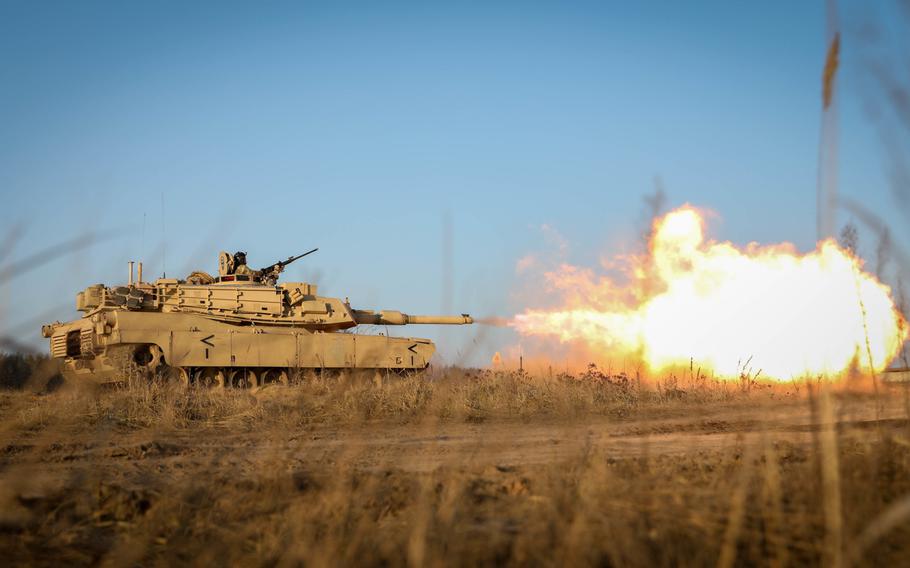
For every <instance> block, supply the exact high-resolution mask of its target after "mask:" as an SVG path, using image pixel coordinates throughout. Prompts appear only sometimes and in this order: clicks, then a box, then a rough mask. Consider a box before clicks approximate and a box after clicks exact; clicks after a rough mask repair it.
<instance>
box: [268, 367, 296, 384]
mask: <svg viewBox="0 0 910 568" xmlns="http://www.w3.org/2000/svg"><path fill="white" fill-rule="evenodd" d="M270 384H280V385H284V386H288V384H290V381H289V380H288V370H287V369H266V370H265V371H263V372H262V386H265V385H270Z"/></svg>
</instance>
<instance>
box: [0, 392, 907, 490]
mask: <svg viewBox="0 0 910 568" xmlns="http://www.w3.org/2000/svg"><path fill="white" fill-rule="evenodd" d="M906 416H907V414H906V411H905V409H904V403H903V401H902V400H901V399H900V398H899V397H893V398H891V399H890V402H888V403H886V404H885V405H884V406H883V407H882V408H880V409H879V410H876V408H875V405H874V404H872V403H871V402H870V401H867V400H866V399H864V398H859V399H850V400H847V401H845V402H843V403H842V404H841V405H840V407H839V411H838V425H837V428H838V431H839V432H840V433H841V434H843V435H847V436H851V437H855V438H862V437H864V436H865V435H866V434H868V433H869V432H872V431H877V429H878V428H883V429H886V430H889V431H890V430H895V429H900V428H906V427H907V426H908V421H907V419H906ZM820 428H821V426H820V424H819V422H818V420H817V419H816V418H814V417H813V416H812V413H811V411H810V408H809V406H808V405H807V404H806V403H805V402H802V401H782V402H781V403H780V404H779V405H776V406H767V405H763V406H761V407H748V406H742V405H736V406H731V407H724V406H720V407H715V408H702V409H699V411H698V412H696V413H688V415H685V416H680V415H678V413H669V414H667V415H661V416H654V417H651V418H648V419H622V420H615V419H609V418H605V417H590V418H587V419H578V420H573V421H566V420H548V421H518V420H514V419H512V420H487V421H484V422H480V423H476V424H465V423H436V424H420V425H414V424H394V423H388V422H384V423H383V422H379V423H369V424H363V425H357V426H353V425H352V426H346V427H333V426H330V425H315V426H308V427H306V428H303V429H300V430H298V431H280V430H270V431H268V432H260V431H256V430H251V431H243V432H237V431H236V430H234V431H232V428H230V427H228V426H224V427H218V426H215V427H213V428H206V429H204V430H202V431H196V430H167V431H155V430H143V431H140V432H126V433H124V432H120V433H113V432H112V433H111V435H110V436H103V437H99V432H98V431H97V430H91V431H86V432H80V433H76V434H74V435H67V436H54V437H53V439H49V438H48V436H47V435H41V434H39V435H37V436H35V437H34V438H32V439H27V438H26V439H21V438H20V440H18V441H17V442H14V443H12V444H9V445H8V446H7V447H6V449H5V450H4V451H3V456H2V458H0V464H3V465H4V466H8V465H12V464H14V463H16V462H22V461H26V462H32V463H35V462H36V461H37V462H39V463H41V464H42V469H44V471H46V472H50V471H57V472H61V473H62V472H64V471H67V470H70V469H74V468H80V467H84V466H86V465H88V464H90V465H91V467H93V468H101V469H105V470H108V471H110V472H115V471H120V473H128V471H129V470H132V469H134V467H136V466H138V465H139V464H141V468H142V469H143V470H145V471H148V470H149V469H152V470H154V469H158V470H161V471H163V470H169V471H174V472H175V473H178V474H180V473H187V472H192V471H194V470H198V469H208V468H210V467H212V465H213V463H214V462H217V463H218V465H219V467H224V466H229V467H233V468H236V470H237V472H238V473H240V472H242V471H243V470H244V469H247V467H246V466H250V467H252V468H253V469H255V468H256V467H258V465H259V463H260V461H261V460H265V459H274V458H275V456H281V459H283V460H286V461H287V463H288V464H294V466H296V467H305V468H307V469H315V470H320V469H325V468H330V467H332V465H333V464H335V463H337V462H339V461H342V462H344V463H345V464H346V465H352V466H355V467H356V468H358V469H362V470H374V469H377V468H378V469H389V468H393V469H396V470H401V471H407V472H415V473H417V472H430V471H433V470H435V469H437V468H440V467H462V466H486V465H495V466H499V467H509V468H511V467H516V466H534V465H538V464H554V463H559V462H560V461H563V460H566V459H572V458H574V457H576V456H578V455H579V454H580V453H583V452H584V451H585V449H586V448H587V447H597V448H598V450H599V451H602V452H604V453H605V454H606V455H608V456H611V457H614V458H616V459H625V458H634V457H644V456H650V457H654V456H661V455H685V454H699V453H703V452H716V451H726V450H730V449H733V448H736V447H742V446H743V445H744V444H758V443H764V442H765V441H769V440H770V441H773V442H775V443H787V444H790V445H795V446H808V445H810V444H812V443H813V441H814V439H815V437H814V435H815V433H816V432H818V431H819V429H820ZM128 464H129V465H128Z"/></svg>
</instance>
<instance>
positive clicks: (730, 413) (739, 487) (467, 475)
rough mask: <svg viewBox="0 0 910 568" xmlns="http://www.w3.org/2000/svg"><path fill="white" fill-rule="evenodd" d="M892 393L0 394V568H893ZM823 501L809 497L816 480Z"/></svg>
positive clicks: (476, 381) (288, 390)
mask: <svg viewBox="0 0 910 568" xmlns="http://www.w3.org/2000/svg"><path fill="white" fill-rule="evenodd" d="M906 408H907V407H906V393H905V392H904V391H903V390H895V389H886V390H883V394H882V396H881V397H875V396H872V395H870V394H868V393H863V392H851V391H841V392H837V393H834V394H828V392H827V390H826V389H824V388H821V385H820V384H818V383H804V384H802V385H763V384H759V383H755V382H753V381H740V382H733V383H718V382H714V381H709V380H703V379H701V378H699V379H698V380H695V379H692V380H681V381H680V380H675V379H674V380H668V381H662V382H656V383H647V384H641V383H640V382H639V381H636V380H631V379H629V378H627V377H625V376H608V375H606V374H603V373H601V372H599V371H598V370H597V369H596V368H589V369H588V371H587V372H586V373H582V374H579V375H560V376H552V377H551V376H531V375H528V374H524V373H510V372H497V373H493V372H488V371H470V370H461V369H443V370H437V371H434V372H432V373H429V374H426V375H422V376H416V377H404V378H402V377H385V376H373V375H369V374H367V375H362V376H361V375H357V376H347V375H341V376H333V377H318V376H309V377H305V379H304V380H303V381H302V382H301V383H300V384H297V385H294V386H291V387H281V386H274V387H268V388H264V389H261V390H259V391H257V392H255V393H251V392H248V391H231V390H221V391H206V390H198V389H193V388H191V389H186V388H183V387H178V386H174V385H166V384H158V383H151V384H150V383H147V382H140V381H136V382H135V383H134V384H129V385H125V386H122V387H115V388H104V389H100V388H89V387H78V386H75V385H64V386H63V387H62V388H58V389H56V390H53V391H52V392H37V393H36V392H34V391H29V390H23V391H7V392H3V393H2V394H0V554H2V557H3V558H4V559H6V561H7V562H9V563H11V564H22V565H24V564H28V565H59V564H61V563H66V564H99V563H100V564H106V565H134V564H143V565H145V564H156V565H172V564H176V563H180V564H212V563H216V562H217V563H231V564H244V565H249V564H252V565H281V566H291V565H308V566H322V565H338V564H355V565H371V566H372V565H411V566H422V565H438V564H454V565H477V564H484V565H492V564H496V565H502V564H506V565H542V566H549V565H575V564H579V565H635V566H660V565H728V566H729V565H734V564H737V565H743V564H750V565H777V566H784V565H806V564H810V565H832V564H841V565H847V564H850V563H855V564H860V565H898V564H899V563H902V562H906V559H907V558H908V557H910V515H908V511H904V509H910V506H908V505H907V504H906V503H907V501H906V500H907V499H908V497H907V496H908V495H910V423H908V420H907V411H906ZM832 475H833V476H834V480H833V482H832V477H831V476H832Z"/></svg>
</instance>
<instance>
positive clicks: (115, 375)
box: [42, 249, 473, 386]
mask: <svg viewBox="0 0 910 568" xmlns="http://www.w3.org/2000/svg"><path fill="white" fill-rule="evenodd" d="M315 251H316V249H313V250H312V251H309V252H307V253H304V254H302V255H299V256H297V257H290V258H288V259H287V260H286V261H281V262H278V263H275V264H273V265H270V266H268V267H266V268H263V269H260V270H251V269H249V268H246V264H245V262H246V255H245V253H241V252H238V253H236V254H235V255H230V254H228V253H221V255H220V256H219V270H218V276H217V277H213V276H211V275H209V274H208V273H206V272H202V271H196V272H193V273H191V274H190V275H189V276H188V277H187V278H186V279H184V280H179V279H173V278H171V279H169V278H159V279H157V280H155V281H154V282H143V281H142V278H141V276H140V277H139V278H138V279H137V280H135V281H134V279H133V269H132V263H130V265H131V266H130V278H129V281H128V282H127V284H126V285H125V286H105V285H103V284H96V285H93V286H89V287H88V288H86V289H85V290H83V291H81V292H79V293H78V294H77V295H76V309H77V310H79V311H81V312H83V316H82V317H81V318H80V319H77V320H74V321H71V322H67V323H60V322H55V323H53V324H49V325H45V326H43V327H42V333H43V335H44V336H45V337H47V338H48V339H50V348H51V354H52V356H54V357H57V358H60V359H63V361H64V376H66V377H68V378H87V379H91V380H94V381H98V382H108V381H117V380H123V378H124V376H125V374H127V373H129V372H133V371H140V372H145V373H152V374H166V375H169V376H176V377H178V378H180V379H181V380H183V381H184V382H196V383H204V384H215V385H227V386H256V385H259V384H263V383H265V382H272V381H280V382H287V380H288V378H289V377H291V376H292V375H294V374H295V373H298V372H299V371H301V370H304V371H306V370H314V371H318V372H321V371H323V370H329V369H391V370H402V371H403V370H415V369H423V368H425V367H426V366H428V365H429V362H430V359H431V358H432V356H433V353H434V352H435V346H434V345H433V343H432V342H431V341H430V340H428V339H420V338H408V337H390V336H388V335H384V334H378V335H372V334H364V333H359V332H357V330H356V328H357V326H359V325H374V326H403V325H465V324H471V323H473V319H472V318H471V316H469V315H467V314H461V315H444V316H426V315H409V314H405V313H402V312H399V311H394V310H382V311H372V310H362V309H354V308H352V307H351V304H350V302H349V301H348V300H347V299H345V300H341V299H340V298H336V297H331V296H320V295H318V293H317V286H316V285H315V284H311V283H307V282H283V283H281V284H278V283H277V280H278V275H279V274H280V273H281V271H282V270H283V269H284V267H285V266H287V265H288V264H290V263H291V262H294V261H296V260H298V259H299V258H302V257H304V256H306V255H308V254H311V253H313V252H315ZM139 267H140V268H139V274H140V275H141V263H140V265H139Z"/></svg>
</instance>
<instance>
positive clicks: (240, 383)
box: [227, 369, 259, 389]
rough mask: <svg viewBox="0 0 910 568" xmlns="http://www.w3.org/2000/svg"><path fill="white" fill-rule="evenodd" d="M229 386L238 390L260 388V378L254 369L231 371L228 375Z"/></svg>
mask: <svg viewBox="0 0 910 568" xmlns="http://www.w3.org/2000/svg"><path fill="white" fill-rule="evenodd" d="M227 386H229V387H232V388H236V389H252V388H256V387H258V386H259V377H258V376H257V375H256V371H254V370H253V369H231V370H230V371H228V374H227Z"/></svg>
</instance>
